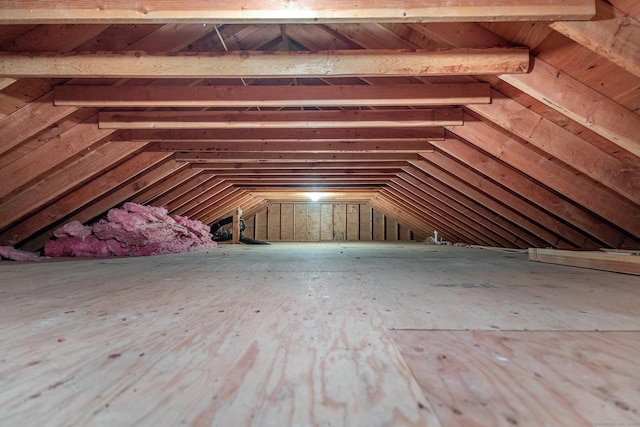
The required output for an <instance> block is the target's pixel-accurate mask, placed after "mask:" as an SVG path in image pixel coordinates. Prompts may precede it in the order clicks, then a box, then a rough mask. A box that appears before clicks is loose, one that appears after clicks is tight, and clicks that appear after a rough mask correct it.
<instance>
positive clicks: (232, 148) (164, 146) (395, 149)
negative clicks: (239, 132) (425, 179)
mask: <svg viewBox="0 0 640 427" xmlns="http://www.w3.org/2000/svg"><path fill="white" fill-rule="evenodd" d="M159 144H160V147H159V149H160V151H185V152H186V151H206V153H198V156H200V157H201V158H204V157H206V156H213V155H214V154H215V153H214V152H222V153H225V152H226V153H230V152H245V153H246V152H253V153H259V154H254V156H255V157H258V158H263V157H262V156H265V157H264V158H267V157H266V156H268V155H270V154H271V155H273V154H274V153H278V155H277V156H276V157H275V158H281V157H283V156H285V154H280V153H293V155H295V154H296V153H298V154H299V155H302V156H303V157H306V156H305V155H304V154H303V153H322V152H325V153H332V154H331V155H333V156H336V155H337V154H339V153H342V152H344V153H348V152H352V153H356V152H357V153H361V154H364V153H376V152H378V153H379V152H384V153H403V152H405V153H416V152H429V151H432V150H433V145H431V143H430V142H429V141H426V140H424V141H400V142H396V143H393V144H380V143H379V142H376V141H359V142H346V141H333V142H306V143H302V142H300V143H295V144H291V143H289V142H272V141H264V142H244V143H240V144H239V143H236V142H216V143H207V145H206V146H204V145H203V144H202V143H201V142H199V141H197V142H195V143H189V142H188V141H181V142H176V143H172V142H161V143H159ZM205 155H206V156H205ZM176 156H180V154H179V153H176ZM189 156H191V158H193V156H194V154H190V155H189ZM186 157H187V156H185V157H178V159H183V160H185V159H186Z"/></svg>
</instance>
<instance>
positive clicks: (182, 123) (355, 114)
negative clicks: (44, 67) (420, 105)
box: [98, 108, 464, 129]
mask: <svg viewBox="0 0 640 427" xmlns="http://www.w3.org/2000/svg"><path fill="white" fill-rule="evenodd" d="M462 117H463V112H462V109H461V108H446V109H445V108H439V109H428V110H427V109H424V110H346V111H343V110H332V111H328V110H311V111H298V110H294V111H239V112H229V111H105V112H101V113H99V114H98V126H99V127H100V129H234V128H235V129H251V128H254V129H267V128H277V129H282V128H285V129H286V128H376V127H389V128H403V127H419V126H461V125H463V124H464V123H463V120H462Z"/></svg>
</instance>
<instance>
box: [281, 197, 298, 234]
mask: <svg viewBox="0 0 640 427" xmlns="http://www.w3.org/2000/svg"><path fill="white" fill-rule="evenodd" d="M295 222H296V221H295V216H294V213H293V203H283V204H281V205H280V239H282V240H288V241H293V240H295V239H294V223H295Z"/></svg>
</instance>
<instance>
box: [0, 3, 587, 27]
mask: <svg viewBox="0 0 640 427" xmlns="http://www.w3.org/2000/svg"><path fill="white" fill-rule="evenodd" d="M594 13H595V6H594V3H593V0H519V1H518V2H515V1H500V2H495V1H491V0H481V1H478V0H454V1H452V0H434V1H430V2H428V4H425V3H424V2H423V1H417V0H411V1H407V0H404V1H400V0H388V1H384V2H364V3H363V2H360V1H356V0H339V1H326V0H298V1H296V2H293V3H292V2H282V1H279V0H245V1H243V2H242V3H241V4H236V3H233V2H213V3H212V2H211V1H208V0H192V1H190V2H188V3H185V2H181V1H160V0H147V1H145V2H144V4H139V3H131V2H128V1H123V0H106V1H104V0H103V1H97V0H93V1H85V2H77V1H71V0H65V1H55V2H54V1H41V0H26V1H22V0H21V1H17V0H13V1H4V2H3V5H2V9H0V24H51V23H73V24H80V23H84V24H89V23H90V24H95V23H109V24H111V23H113V24H116V23H158V22H170V23H176V22H181V23H197V24H224V23H250V24H265V23H271V24H281V23H299V24H302V23H306V24H317V23H324V22H382V21H386V22H443V21H444V22H446V21H488V22H494V21H531V20H535V21H550V20H560V19H562V20H572V19H589V18H591V17H592V16H593V15H594Z"/></svg>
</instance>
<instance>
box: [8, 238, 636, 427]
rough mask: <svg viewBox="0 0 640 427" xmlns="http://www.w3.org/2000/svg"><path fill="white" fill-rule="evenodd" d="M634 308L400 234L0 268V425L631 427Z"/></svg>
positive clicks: (602, 290)
mask: <svg viewBox="0 0 640 427" xmlns="http://www.w3.org/2000/svg"><path fill="white" fill-rule="evenodd" d="M638 307H640V283H638V279H637V277H633V276H627V275H622V274H615V273H606V272H600V271H591V270H586V269H578V268H570V267H562V266H554V265H551V266H550V265H544V264H539V263H531V262H529V261H527V259H526V255H525V254H515V253H501V252H494V251H483V250H479V249H465V248H451V247H430V246H426V245H422V244H419V243H411V242H403V243H351V242H343V243H321V244H320V243H310V244H302V245H297V244H287V243H278V244H274V245H271V246H246V245H237V246H233V245H228V246H227V245H225V246H222V247H220V248H218V249H214V250H210V251H206V252H197V253H189V254H179V255H170V256H157V257H146V258H129V259H99V260H56V261H45V262H42V263H37V264H26V263H15V262H9V261H7V262H1V263H0V324H1V325H2V329H0V425H2V426H5V425H7V426H13V425H20V426H43V425H46V426H68V425H73V426H78V425H87V426H94V425H108V426H129V425H130V426H134V425H135V426H140V425H142V426H146V425H153V426H164V425H166V426H175V425H190V426H363V427H364V426H367V427H368V426H458V425H459V426H471V425H478V426H481V425H483V426H484V425H507V426H511V425H519V426H523V425H524V426H528V425H530V426H542V425H575V426H589V425H596V423H607V422H608V423H616V422H618V423H627V424H610V425H640V418H638V411H639V410H640V373H639V372H640V370H639V369H637V366H638V362H637V360H638V357H637V355H638V354H640V332H639V331H640V311H639V310H638ZM596 331H597V332H596ZM444 356H446V357H444ZM634 423H636V424H634ZM600 425H604V424H600Z"/></svg>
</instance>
